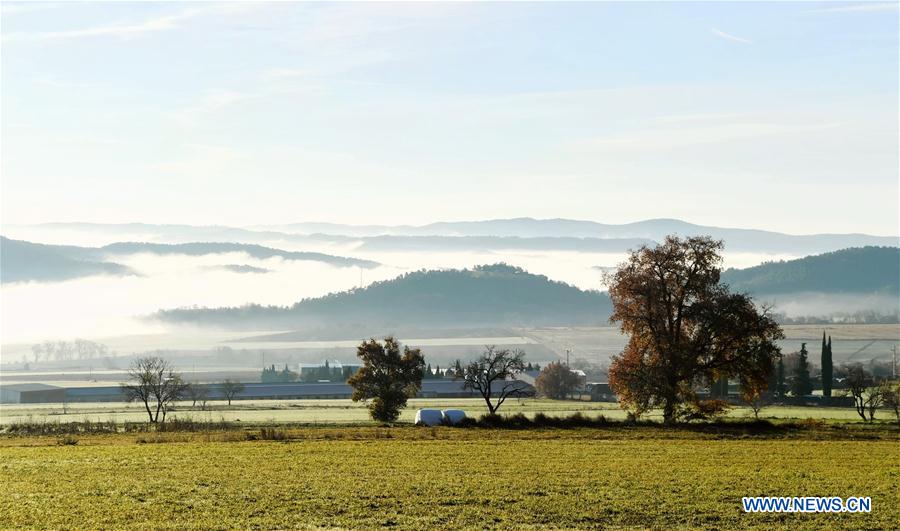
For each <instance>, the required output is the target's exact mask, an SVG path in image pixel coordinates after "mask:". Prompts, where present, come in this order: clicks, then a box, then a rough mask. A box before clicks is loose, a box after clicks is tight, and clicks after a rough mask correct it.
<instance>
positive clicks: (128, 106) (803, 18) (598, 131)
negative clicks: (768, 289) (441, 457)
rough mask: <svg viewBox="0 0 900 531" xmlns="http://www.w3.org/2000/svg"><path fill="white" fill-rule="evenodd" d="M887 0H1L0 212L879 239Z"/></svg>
mask: <svg viewBox="0 0 900 531" xmlns="http://www.w3.org/2000/svg"><path fill="white" fill-rule="evenodd" d="M898 5H900V4H898V3H846V2H836V3H815V2H803V3H790V2H780V3H762V2H747V3H732V2H728V3H726V2H722V3H675V2H670V3H629V4H621V3H571V4H570V3H554V4H543V3H527V4H526V3H451V4H440V3H427V4H426V3H416V4H412V3H400V4H389V3H288V2H279V3H256V2H255V3H185V2H178V3H138V2H119V3H61V4H53V3H47V4H44V3H16V2H3V3H2V6H0V16H2V18H0V39H2V50H0V59H2V62H0V63H2V66H0V86H2V89H0V90H2V92H0V111H2V112H0V135H2V136H0V171H2V178H0V195H2V198H0V208H2V211H0V222H2V223H3V224H25V223H41V222H50V221H91V222H109V223H122V222H133V221H137V222H147V223H190V224H223V225H244V226H247V225H258V224H281V223H292V222H300V221H328V222H337V223H353V224H371V223H377V224H400V223H409V224H425V223H429V222H434V221H440V220H465V219H490V218H504V217H519V216H530V217H537V218H550V217H565V218H575V219H589V220H594V221H600V222H605V223H625V222H632V221H637V220H641V219H647V218H662V217H666V218H680V219H684V220H687V221H691V222H694V223H701V224H707V225H718V226H731V227H748V228H761V229H769V230H777V231H782V232H788V233H797V234H800V233H821V232H837V233H848V232H865V233H870V234H879V235H896V234H898V232H900V230H898V218H900V209H898V205H900V186H898V181H900V177H898Z"/></svg>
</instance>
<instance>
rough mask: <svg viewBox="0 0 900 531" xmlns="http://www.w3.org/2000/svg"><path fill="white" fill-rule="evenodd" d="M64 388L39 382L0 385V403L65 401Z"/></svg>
mask: <svg viewBox="0 0 900 531" xmlns="http://www.w3.org/2000/svg"><path fill="white" fill-rule="evenodd" d="M65 400H66V389H65V388H63V387H57V386H55V385H47V384H41V383H22V384H10V385H2V386H0V404H35V403H41V402H65Z"/></svg>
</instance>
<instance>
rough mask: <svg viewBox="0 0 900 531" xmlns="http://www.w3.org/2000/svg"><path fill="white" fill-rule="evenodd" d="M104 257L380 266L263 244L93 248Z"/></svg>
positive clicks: (126, 244) (131, 244)
mask: <svg viewBox="0 0 900 531" xmlns="http://www.w3.org/2000/svg"><path fill="white" fill-rule="evenodd" d="M91 251H92V252H96V253H99V254H104V255H115V256H123V255H132V254H140V253H152V254H160V255H168V254H185V255H189V256H202V255H206V254H222V253H245V254H248V255H250V256H252V257H254V258H261V259H265V258H272V257H275V256H277V257H280V258H283V259H285V260H305V261H314V262H324V263H326V264H330V265H333V266H338V267H363V268H366V269H370V268H373V267H378V265H379V264H378V262H373V261H372V260H361V259H359V258H347V257H344V256H334V255H330V254H323V253H311V252H298V251H283V250H281V249H273V248H271V247H263V246H261V245H254V244H247V243H217V242H203V243H175V244H166V243H142V242H122V243H113V244H110V245H105V246H103V247H100V248H97V249H92V250H91Z"/></svg>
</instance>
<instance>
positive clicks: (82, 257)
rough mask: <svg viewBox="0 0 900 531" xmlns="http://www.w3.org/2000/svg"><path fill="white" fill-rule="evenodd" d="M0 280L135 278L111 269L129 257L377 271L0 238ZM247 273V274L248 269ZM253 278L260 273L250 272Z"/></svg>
mask: <svg viewBox="0 0 900 531" xmlns="http://www.w3.org/2000/svg"><path fill="white" fill-rule="evenodd" d="M0 238H2V240H0V251H2V252H0V279H2V281H3V283H12V282H27V281H35V282H52V281H62V280H70V279H74V278H80V277H88V276H94V275H135V274H137V272H136V271H134V270H132V269H130V268H128V267H126V266H124V265H121V264H118V263H116V262H115V261H116V260H117V259H118V257H123V256H129V255H135V254H142V253H146V254H157V255H187V256H203V255H212V254H223V253H244V254H246V255H248V256H251V257H253V258H259V259H266V258H272V257H280V258H282V259H284V260H301V261H312V262H321V263H325V264H329V265H331V266H335V267H362V268H366V269H369V268H373V267H377V266H378V265H379V264H378V262H373V261H372V260H363V259H359V258H350V257H344V256H333V255H330V254H322V253H316V252H303V251H284V250H281V249H274V248H271V247H263V246H261V245H254V244H244V243H227V242H226V243H219V242H196V243H179V244H164V243H142V242H120V243H113V244H110V245H106V246H103V247H78V246H75V245H47V244H41V243H32V242H27V241H23V240H11V239H9V238H6V237H0ZM234 267H235V266H232V267H231V268H228V270H231V271H234V272H247V271H248V269H246V268H247V267H250V266H246V265H238V266H237V267H238V269H234ZM251 269H253V268H251ZM255 272H264V271H263V270H260V269H259V268H256V271H255Z"/></svg>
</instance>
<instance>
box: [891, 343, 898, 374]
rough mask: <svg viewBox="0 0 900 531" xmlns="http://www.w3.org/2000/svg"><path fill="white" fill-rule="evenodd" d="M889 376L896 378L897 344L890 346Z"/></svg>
mask: <svg viewBox="0 0 900 531" xmlns="http://www.w3.org/2000/svg"><path fill="white" fill-rule="evenodd" d="M891 378H892V379H894V380H896V379H897V344H896V343H894V345H893V346H891Z"/></svg>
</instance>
